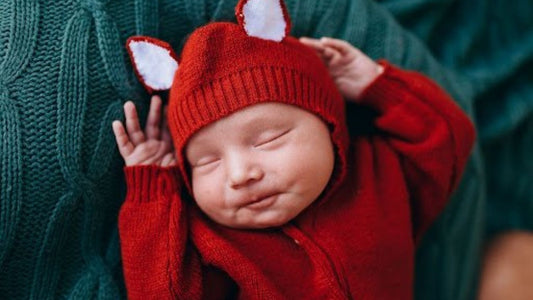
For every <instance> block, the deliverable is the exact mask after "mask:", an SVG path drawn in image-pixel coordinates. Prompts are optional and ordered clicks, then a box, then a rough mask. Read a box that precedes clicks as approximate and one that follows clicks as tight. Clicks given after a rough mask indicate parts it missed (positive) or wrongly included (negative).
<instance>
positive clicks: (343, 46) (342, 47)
mask: <svg viewBox="0 0 533 300" xmlns="http://www.w3.org/2000/svg"><path fill="white" fill-rule="evenodd" d="M320 41H321V42H322V44H323V45H324V46H326V47H332V48H335V50H337V51H339V52H340V53H341V54H345V53H348V52H350V50H352V49H355V47H354V46H352V45H351V44H350V43H348V42H346V41H343V40H338V39H334V38H329V37H323V38H321V39H320Z"/></svg>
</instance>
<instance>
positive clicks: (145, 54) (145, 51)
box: [127, 37, 178, 92]
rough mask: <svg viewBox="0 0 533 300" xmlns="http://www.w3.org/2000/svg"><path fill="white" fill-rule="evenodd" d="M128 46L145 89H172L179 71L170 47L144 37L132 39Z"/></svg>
mask: <svg viewBox="0 0 533 300" xmlns="http://www.w3.org/2000/svg"><path fill="white" fill-rule="evenodd" d="M127 45H128V50H129V51H128V52H129V53H130V56H131V59H132V61H133V65H134V67H135V69H136V72H137V75H138V76H139V80H141V82H143V84H144V85H145V87H146V88H147V89H148V90H149V91H150V90H156V91H161V90H168V89H170V86H171V85H172V82H173V79H174V74H175V72H176V70H177V69H178V61H177V60H176V58H175V55H174V53H173V51H172V49H171V48H170V46H169V45H168V44H167V43H164V42H162V41H159V40H156V39H153V38H142V37H135V38H130V39H129V40H128V43H127ZM150 92H151V91H150Z"/></svg>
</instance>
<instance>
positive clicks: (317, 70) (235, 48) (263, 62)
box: [168, 22, 348, 187]
mask: <svg viewBox="0 0 533 300" xmlns="http://www.w3.org/2000/svg"><path fill="white" fill-rule="evenodd" d="M268 101H274V102H280V103H285V104H292V105H296V106H298V107H300V108H303V109H306V110H308V111H310V112H312V113H315V114H316V115H318V116H319V117H321V118H322V119H323V120H324V121H326V122H327V123H328V124H329V125H330V129H331V130H332V140H333V142H334V144H335V145H336V148H337V149H345V148H346V144H347V143H348V140H347V138H346V137H347V135H346V132H345V130H343V129H342V128H344V127H342V126H338V124H344V122H345V112H344V100H343V98H342V96H341V95H340V93H339V92H338V91H337V88H336V86H335V84H334V83H333V81H332V79H331V78H330V77H329V72H328V70H327V69H326V67H325V66H324V64H323V63H322V61H321V60H320V58H319V57H318V56H317V55H316V54H315V53H314V50H312V49H311V48H309V47H307V46H305V45H303V44H301V43H300V42H299V41H298V40H296V39H294V38H292V37H286V38H285V39H284V40H283V41H282V42H279V43H278V42H273V41H268V40H263V39H260V38H255V37H250V36H248V35H247V34H246V33H245V31H244V30H243V29H242V28H241V27H240V26H238V25H237V24H232V23H222V22H220V23H212V24H209V25H207V26H204V27H202V28H200V29H198V30H196V31H195V32H194V33H193V34H192V35H191V36H190V38H189V39H188V41H187V43H186V45H185V47H184V50H183V52H182V54H181V60H180V66H179V68H178V71H177V72H176V76H175V79H174V83H173V84H172V88H171V91H170V96H169V107H168V122H169V128H170V131H171V134H172V137H173V140H174V144H175V148H176V153H177V155H178V157H179V159H178V160H179V161H180V167H182V173H183V175H184V178H185V181H186V183H187V184H188V186H189V187H190V185H189V184H190V183H189V180H188V176H187V173H186V168H185V159H184V157H183V152H184V151H183V150H184V147H185V146H186V143H187V141H188V139H189V138H190V137H191V136H192V135H193V134H194V133H195V132H197V131H198V130H199V129H201V128H202V127H204V126H206V125H208V124H210V123H212V122H215V121H217V120H219V119H220V118H223V117H225V116H227V115H229V114H231V113H232V112H235V111H236V110H239V109H241V108H243V107H246V106H249V105H253V104H257V103H261V102H268ZM342 157H344V155H343V153H341V154H340V156H339V158H342ZM339 163H340V164H342V165H344V163H345V162H343V161H340V162H339ZM341 169H343V168H341Z"/></svg>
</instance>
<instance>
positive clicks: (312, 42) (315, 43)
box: [300, 37, 324, 52]
mask: <svg viewBox="0 0 533 300" xmlns="http://www.w3.org/2000/svg"><path fill="white" fill-rule="evenodd" d="M300 42H301V43H302V44H304V45H307V46H309V47H311V48H313V49H315V50H316V51H319V52H322V51H324V45H323V44H322V42H320V40H318V39H312V38H308V37H301V38H300Z"/></svg>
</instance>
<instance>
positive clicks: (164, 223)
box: [119, 166, 202, 299]
mask: <svg viewBox="0 0 533 300" xmlns="http://www.w3.org/2000/svg"><path fill="white" fill-rule="evenodd" d="M124 171H125V176H126V184H127V188H128V191H127V195H126V200H125V202H124V204H123V205H122V208H121V210H120V215H119V232H120V242H121V251H122V260H123V268H124V277H125V281H126V289H127V293H128V299H199V298H201V293H202V266H201V263H200V257H199V255H198V253H197V252H196V250H195V249H194V247H192V245H190V243H189V242H188V230H187V216H186V213H185V208H184V205H183V202H182V199H181V196H180V195H181V194H180V184H179V180H178V179H177V178H179V177H178V176H179V171H178V170H177V168H175V167H170V168H162V167H157V166H135V167H126V168H124Z"/></svg>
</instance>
